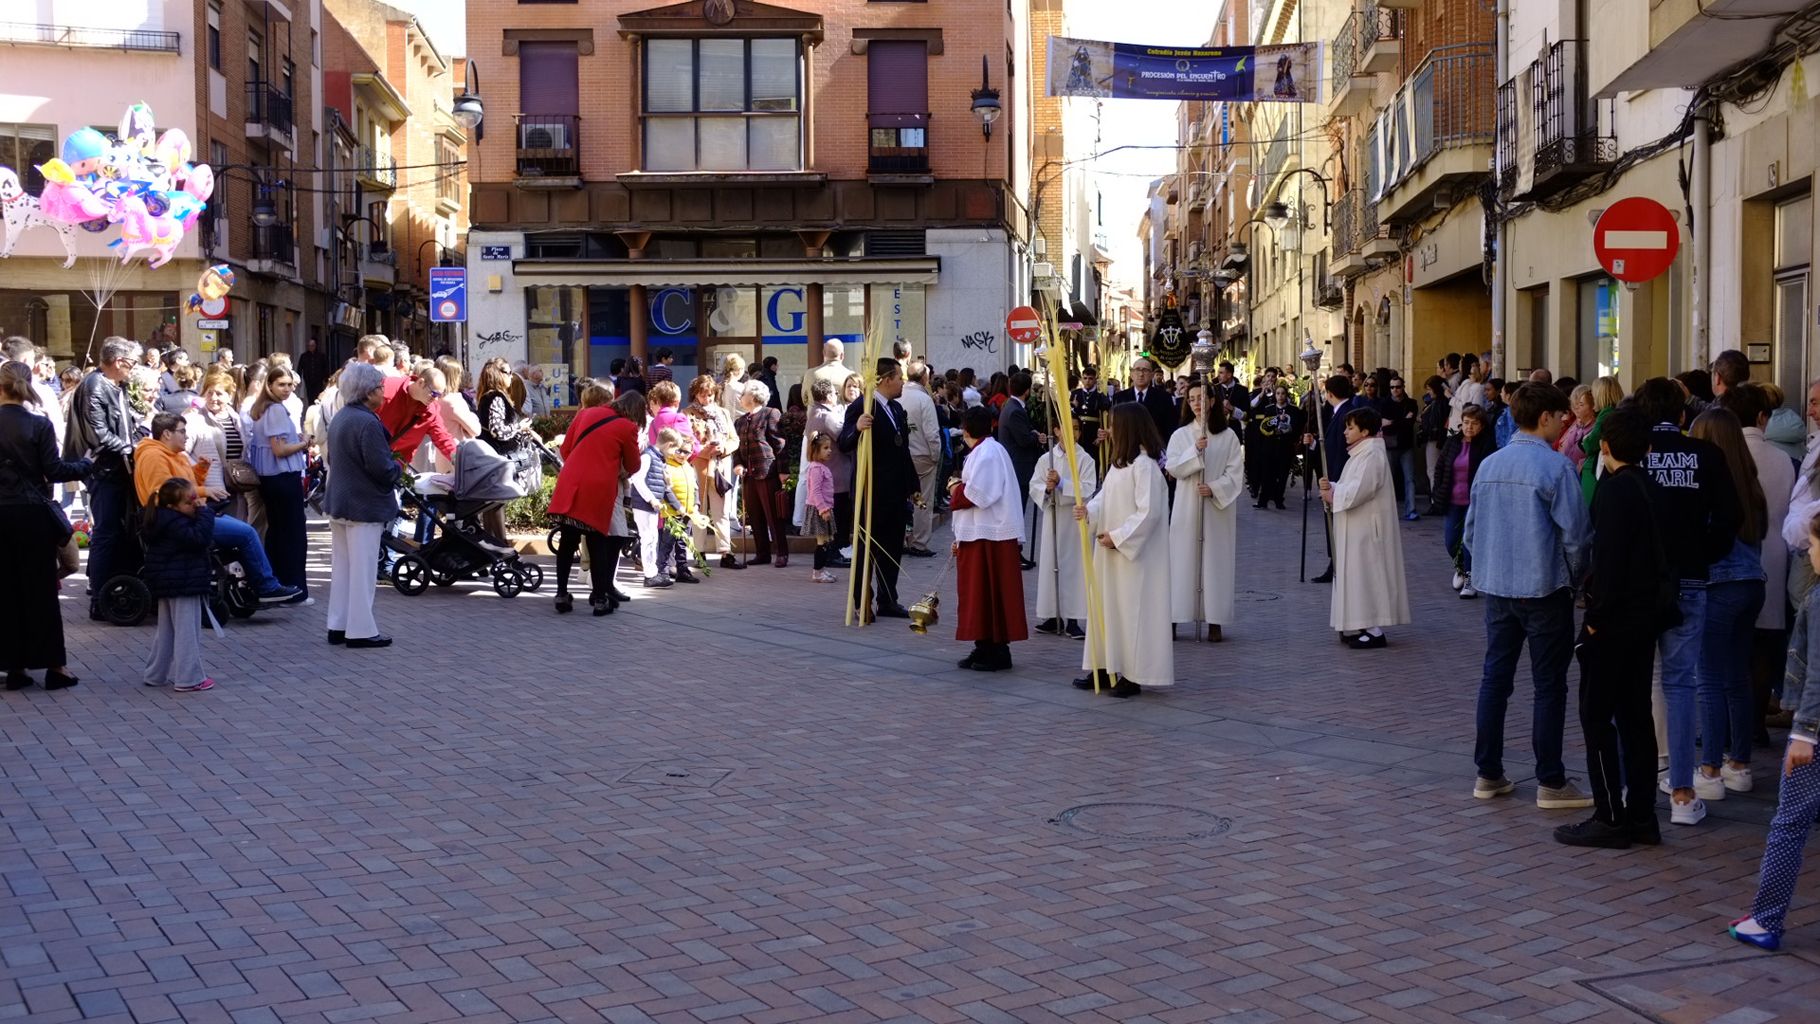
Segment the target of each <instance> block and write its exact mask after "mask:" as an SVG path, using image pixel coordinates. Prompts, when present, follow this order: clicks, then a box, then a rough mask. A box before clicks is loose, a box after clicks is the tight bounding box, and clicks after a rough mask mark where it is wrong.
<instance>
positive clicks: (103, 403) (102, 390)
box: [63, 370, 135, 476]
mask: <svg viewBox="0 0 1820 1024" xmlns="http://www.w3.org/2000/svg"><path fill="white" fill-rule="evenodd" d="M120 387H121V386H120V385H118V384H115V383H114V382H113V381H111V380H108V379H107V377H105V376H103V375H102V373H101V371H100V370H91V371H89V375H88V376H86V377H84V378H82V382H81V383H79V384H77V385H76V394H75V396H74V397H73V398H71V399H70V408H69V423H68V426H69V429H68V430H67V431H65V433H64V436H63V457H64V458H66V459H77V458H81V457H83V456H85V455H86V456H89V457H90V458H92V459H94V460H95V472H96V473H97V474H100V475H104V476H112V475H114V474H117V473H129V472H131V471H132V470H131V467H132V458H133V443H134V440H135V439H134V437H133V423H132V420H131V419H130V418H129V417H128V414H127V409H126V395H125V393H124V392H122V391H121V390H120Z"/></svg>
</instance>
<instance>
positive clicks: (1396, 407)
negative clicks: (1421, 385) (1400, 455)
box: [1376, 398, 1419, 452]
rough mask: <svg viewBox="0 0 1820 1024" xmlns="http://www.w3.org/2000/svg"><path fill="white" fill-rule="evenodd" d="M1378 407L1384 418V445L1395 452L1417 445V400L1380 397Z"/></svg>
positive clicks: (1379, 413) (1380, 414)
mask: <svg viewBox="0 0 1820 1024" xmlns="http://www.w3.org/2000/svg"><path fill="white" fill-rule="evenodd" d="M1376 408H1377V410H1378V415H1379V416H1382V417H1383V418H1384V447H1386V448H1388V449H1390V450H1391V451H1393V452H1400V451H1408V450H1410V449H1412V448H1414V447H1415V446H1416V419H1417V418H1418V416H1419V413H1417V412H1416V400H1415V399H1413V398H1402V399H1397V398H1380V399H1378V401H1377V405H1376Z"/></svg>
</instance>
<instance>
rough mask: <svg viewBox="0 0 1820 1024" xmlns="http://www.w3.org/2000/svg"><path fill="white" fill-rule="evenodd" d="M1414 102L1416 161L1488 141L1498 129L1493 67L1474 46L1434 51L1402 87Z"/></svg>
mask: <svg viewBox="0 0 1820 1024" xmlns="http://www.w3.org/2000/svg"><path fill="white" fill-rule="evenodd" d="M1407 88H1409V89H1410V90H1412V91H1413V95H1412V99H1414V101H1415V115H1416V118H1415V124H1414V125H1413V130H1414V132H1415V162H1416V164H1418V165H1419V164H1421V163H1422V162H1423V161H1424V160H1427V159H1428V158H1429V157H1431V156H1433V155H1434V154H1436V153H1438V152H1440V151H1441V150H1443V149H1449V148H1452V147H1456V146H1469V145H1473V144H1475V143H1481V142H1489V141H1491V138H1492V134H1493V132H1494V131H1495V130H1496V128H1497V124H1498V120H1497V112H1496V109H1495V105H1494V101H1495V99H1496V96H1497V81H1496V67H1495V64H1494V61H1493V55H1492V51H1491V48H1490V47H1488V46H1484V45H1481V44H1478V43H1467V44H1462V45H1457V46H1438V47H1436V48H1435V50H1434V52H1433V53H1431V54H1429V55H1428V59H1427V60H1425V61H1423V62H1422V66H1421V67H1419V68H1417V69H1416V73H1415V74H1414V75H1412V76H1411V77H1410V81H1409V85H1408V86H1407Z"/></svg>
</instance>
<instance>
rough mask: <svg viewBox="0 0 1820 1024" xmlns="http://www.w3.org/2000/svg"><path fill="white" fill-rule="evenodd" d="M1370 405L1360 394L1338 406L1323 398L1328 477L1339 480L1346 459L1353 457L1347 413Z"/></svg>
mask: <svg viewBox="0 0 1820 1024" xmlns="http://www.w3.org/2000/svg"><path fill="white" fill-rule="evenodd" d="M1369 405H1370V403H1369V402H1367V401H1365V399H1363V398H1360V397H1359V396H1358V395H1354V396H1352V397H1351V398H1348V399H1347V400H1346V401H1344V402H1341V403H1340V404H1339V405H1337V406H1336V405H1328V404H1327V402H1326V400H1325V399H1322V400H1321V408H1320V411H1321V437H1322V439H1323V440H1325V441H1326V442H1327V465H1326V467H1325V469H1326V475H1327V479H1329V480H1338V479H1339V478H1340V471H1341V470H1343V469H1345V468H1346V460H1347V459H1348V458H1350V457H1351V456H1350V454H1349V453H1348V452H1347V450H1346V415H1347V414H1348V413H1350V412H1352V411H1353V410H1354V409H1364V408H1367V407H1368V406H1369Z"/></svg>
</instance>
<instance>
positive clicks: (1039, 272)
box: [1030, 263, 1055, 281]
mask: <svg viewBox="0 0 1820 1024" xmlns="http://www.w3.org/2000/svg"><path fill="white" fill-rule="evenodd" d="M1030 276H1032V277H1034V278H1036V279H1037V280H1038V281H1041V280H1042V279H1043V278H1045V277H1054V276H1055V264H1053V263H1036V264H1032V265H1031V267H1030Z"/></svg>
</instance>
